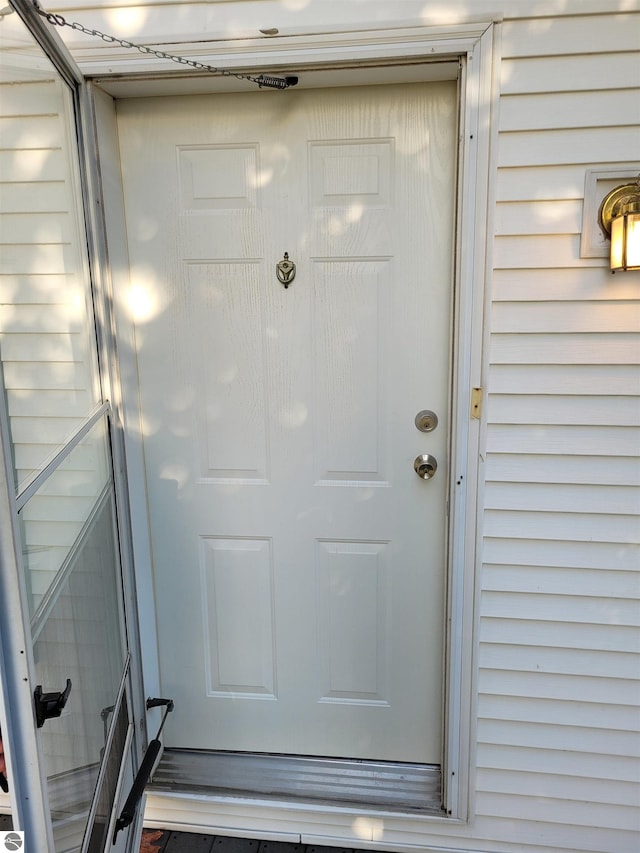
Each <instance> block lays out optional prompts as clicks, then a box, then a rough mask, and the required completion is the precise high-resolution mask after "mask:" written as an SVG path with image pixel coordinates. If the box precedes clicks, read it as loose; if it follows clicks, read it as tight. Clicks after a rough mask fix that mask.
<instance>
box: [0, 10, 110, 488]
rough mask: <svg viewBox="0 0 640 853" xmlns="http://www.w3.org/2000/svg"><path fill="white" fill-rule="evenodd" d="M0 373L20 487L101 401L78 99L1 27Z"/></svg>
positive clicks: (3, 23) (5, 19)
mask: <svg viewBox="0 0 640 853" xmlns="http://www.w3.org/2000/svg"><path fill="white" fill-rule="evenodd" d="M0 45H1V46H2V51H1V53H0V368H1V369H2V370H3V373H4V384H5V389H6V397H7V401H6V402H7V407H8V411H9V418H10V432H11V439H12V449H13V455H14V469H15V477H16V486H19V487H20V488H19V490H21V488H22V485H24V484H25V483H26V482H27V481H29V480H30V479H31V478H32V476H33V474H34V473H35V472H37V471H39V470H40V469H41V468H42V467H43V466H44V463H45V462H46V460H48V459H49V458H50V457H51V456H52V455H53V454H54V453H55V452H56V451H57V450H58V449H59V447H60V446H61V445H62V444H63V443H64V442H65V440H66V439H67V437H68V436H69V435H70V434H71V433H72V432H73V430H74V429H75V428H76V427H77V425H78V424H79V423H80V422H81V421H82V419H83V418H84V417H85V415H86V414H87V413H88V412H89V411H91V409H92V408H93V407H94V405H95V404H96V402H97V401H98V399H99V390H98V383H97V381H96V376H97V371H96V369H95V367H96V366H95V359H94V352H95V344H94V340H93V339H94V324H93V318H92V311H91V303H90V287H89V272H88V263H87V256H86V238H85V236H84V235H85V230H84V222H83V216H82V210H81V206H80V204H79V199H80V198H81V194H80V189H79V184H80V182H79V170H78V157H77V142H76V133H75V118H74V107H73V95H72V93H71V91H70V90H69V88H68V87H67V85H66V84H65V83H64V82H63V81H62V80H61V79H60V78H59V75H58V73H57V72H56V70H55V69H54V67H53V66H52V65H51V63H50V62H49V60H47V59H46V58H45V57H44V55H43V54H42V53H41V51H40V48H39V47H38V46H37V45H36V44H35V42H34V41H33V40H32V38H31V36H30V34H29V33H28V31H27V30H26V28H25V27H24V24H22V22H21V21H20V19H19V18H18V15H16V14H10V13H9V12H7V10H6V9H5V10H3V15H2V16H1V17H0Z"/></svg>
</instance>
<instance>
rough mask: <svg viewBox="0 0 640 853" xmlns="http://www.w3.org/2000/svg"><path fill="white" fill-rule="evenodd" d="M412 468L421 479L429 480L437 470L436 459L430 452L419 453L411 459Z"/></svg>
mask: <svg viewBox="0 0 640 853" xmlns="http://www.w3.org/2000/svg"><path fill="white" fill-rule="evenodd" d="M413 469H414V471H415V472H416V474H417V475H418V477H422V479H423V480H430V479H431V478H432V477H433V476H434V475H435V473H436V471H437V470H438V461H437V459H436V457H435V456H432V455H431V454H430V453H421V454H420V455H419V456H416V458H415V459H414V461H413Z"/></svg>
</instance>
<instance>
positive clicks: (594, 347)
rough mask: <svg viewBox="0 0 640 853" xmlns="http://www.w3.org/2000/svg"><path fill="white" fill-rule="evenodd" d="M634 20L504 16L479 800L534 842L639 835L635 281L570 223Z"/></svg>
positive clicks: (609, 163) (497, 819)
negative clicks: (588, 249)
mask: <svg viewBox="0 0 640 853" xmlns="http://www.w3.org/2000/svg"><path fill="white" fill-rule="evenodd" d="M639 30H640V15H619V16H584V17H582V18H580V17H577V18H576V17H573V18H566V19H556V20H552V19H547V20H545V21H541V20H537V21H533V20H532V21H524V20H520V21H515V20H512V21H507V22H505V24H504V26H503V45H502V46H503V55H504V59H503V63H502V70H501V91H502V97H501V103H500V118H499V125H500V134H499V144H498V155H497V159H498V164H497V165H498V176H497V183H496V209H495V241H494V255H493V261H494V271H493V276H492V308H491V313H490V320H489V322H490V332H491V335H490V352H489V360H490V365H489V370H488V376H487V391H488V399H487V457H486V466H485V468H486V475H487V483H486V489H485V513H484V536H485V538H484V567H483V583H482V593H481V626H480V653H479V664H480V674H479V705H478V710H479V720H478V772H477V791H478V793H477V802H476V810H477V813H478V821H479V822H480V823H481V824H484V822H485V820H491V822H492V823H493V824H494V826H495V827H496V829H497V834H496V838H497V839H500V840H503V841H509V840H510V841H512V842H513V843H515V844H527V843H531V842H532V840H533V839H532V836H531V820H532V819H533V820H535V821H536V822H537V823H536V826H537V827H538V830H537V831H536V833H535V835H534V838H535V839H536V842H537V843H534V846H535V847H537V848H540V849H545V848H551V847H553V846H561V842H562V843H564V844H565V845H566V847H567V849H571V850H574V849H575V850H607V851H608V853H622V851H629V852H630V851H631V850H632V849H634V848H635V846H636V844H637V837H636V840H635V841H634V840H633V839H634V836H635V833H636V832H637V830H638V822H639V821H638V811H637V806H638V802H639V798H640V788H639V787H638V783H639V781H640V778H639V777H640V774H639V773H638V752H639V747H640V736H639V734H638V730H639V728H640V726H639V722H640V721H639V717H638V713H637V707H638V703H639V702H640V682H639V680H638V678H639V675H640V657H639V652H640V634H639V632H638V622H639V614H640V608H639V607H638V598H639V597H640V575H639V573H638V565H639V561H638V547H637V541H638V514H639V509H640V494H639V490H638V482H640V459H639V458H638V454H639V450H640V432H639V427H638V425H639V424H640V404H639V391H640V379H639V376H640V374H639V372H638V357H639V356H640V345H639V340H638V337H637V334H638V331H639V328H640V323H639V319H640V306H639V303H638V297H639V295H640V273H630V274H628V275H626V276H625V275H616V276H615V277H614V276H611V275H610V273H609V272H608V270H607V269H606V266H605V262H604V260H601V259H581V258H580V233H581V229H582V216H583V210H582V208H583V195H584V181H585V170H586V169H588V168H598V167H600V168H607V167H608V168H611V167H616V166H618V165H619V166H621V167H624V166H625V165H627V163H628V162H633V161H634V160H635V161H637V159H638V157H639V156H640V91H639V88H638V87H639V84H640V77H639V75H638V72H637V67H638V66H637V63H638V57H637V54H636V55H634V54H633V50H634V47H637V42H638V39H637V33H638V31H639ZM634 33H635V35H634ZM594 46H597V52H596V53H594ZM634 67H635V71H632V69H633V68H634ZM639 170H640V166H639ZM604 839H606V841H605V840H604Z"/></svg>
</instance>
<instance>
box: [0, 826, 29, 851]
mask: <svg viewBox="0 0 640 853" xmlns="http://www.w3.org/2000/svg"><path fill="white" fill-rule="evenodd" d="M5 850H11V851H12V853H13V851H20V850H24V832H18V831H17V830H15V829H11V830H9V831H8V832H0V853H4V851H5Z"/></svg>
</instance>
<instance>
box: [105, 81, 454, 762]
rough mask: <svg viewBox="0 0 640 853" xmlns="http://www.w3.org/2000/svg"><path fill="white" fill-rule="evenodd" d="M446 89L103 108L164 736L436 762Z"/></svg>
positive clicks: (449, 117) (449, 127)
mask: <svg viewBox="0 0 640 853" xmlns="http://www.w3.org/2000/svg"><path fill="white" fill-rule="evenodd" d="M456 97H457V95H456V85H455V83H453V82H444V83H434V84H412V85H404V86H375V87H366V88H362V87H361V88H344V89H337V90H328V89H327V90H316V91H293V92H291V91H287V92H285V93H282V92H280V93H273V92H271V93H267V92H256V93H251V94H242V95H218V96H198V97H183V98H175V99H164V98H162V99H159V98H154V99H146V100H130V101H123V102H121V103H120V105H119V122H120V138H121V148H122V158H123V169H124V186H125V205H126V213H127V222H128V228H129V241H130V247H129V248H130V256H131V264H132V292H131V294H130V295H131V297H132V300H131V305H132V310H134V312H135V314H136V335H137V347H138V370H139V393H140V402H141V411H142V423H143V431H144V448H145V459H146V466H147V482H148V492H149V510H150V519H151V536H152V546H153V559H154V572H155V585H156V586H155V593H156V603H157V618H158V625H159V631H158V636H159V643H160V666H161V677H162V689H163V690H164V691H165V693H166V695H170V696H172V697H174V698H175V702H176V705H175V712H174V714H173V715H172V719H170V721H169V724H168V726H167V735H166V743H167V745H168V746H173V747H191V748H197V749H222V750H243V751H257V752H275V753H289V754H300V755H323V756H341V757H349V758H363V759H379V760H396V761H414V762H424V763H435V764H439V763H440V761H441V730H442V682H443V671H442V659H443V619H444V570H445V528H446V523H445V512H446V497H447V480H448V472H447V467H448V466H447V448H448V440H447V439H448V408H449V375H450V365H449V361H450V350H451V303H452V298H451V279H452V273H451V256H452V221H453V213H452V210H453V195H454V159H455V153H454V152H455V148H456V132H455V129H456ZM285 252H287V253H288V255H289V258H290V260H291V261H292V262H293V263H295V264H296V276H295V279H294V280H293V282H292V283H291V284H290V286H289V287H287V288H285V287H284V286H283V284H282V283H280V281H279V280H278V278H277V275H276V264H277V262H278V261H280V260H281V259H282V258H283V255H284V253H285ZM423 409H429V410H433V411H434V412H436V414H437V417H438V419H439V423H438V425H437V427H436V429H435V430H433V431H432V432H429V433H424V432H421V431H419V430H418V429H417V428H416V425H415V423H414V418H415V416H416V414H417V413H418V412H419V411H420V410H423ZM421 453H430V454H432V455H433V456H434V457H435V458H436V459H437V461H438V469H437V472H436V475H435V476H434V477H433V478H432V479H430V480H423V479H421V478H420V477H419V476H418V475H417V474H416V472H415V471H414V459H415V457H416V456H417V455H418V454H421Z"/></svg>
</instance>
